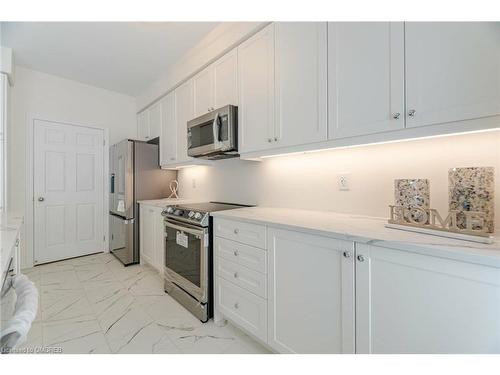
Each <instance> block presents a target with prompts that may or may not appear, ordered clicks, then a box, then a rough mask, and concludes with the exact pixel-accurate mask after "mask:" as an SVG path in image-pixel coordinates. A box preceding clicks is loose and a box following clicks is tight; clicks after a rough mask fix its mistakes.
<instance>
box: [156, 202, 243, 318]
mask: <svg viewBox="0 0 500 375" xmlns="http://www.w3.org/2000/svg"><path fill="white" fill-rule="evenodd" d="M241 207H245V206H242V205H236V204H228V203H219V202H209V203H194V204H183V205H176V206H168V207H167V208H166V209H165V210H164V211H163V212H162V215H163V216H164V218H165V291H166V292H167V293H168V294H170V295H171V296H172V297H173V298H175V299H176V300H177V301H178V302H179V303H181V304H182V305H183V306H184V307H185V308H187V309H188V310H189V311H191V312H192V313H193V315H195V316H196V317H197V318H198V319H200V320H201V321H202V322H206V321H208V319H210V318H211V317H212V316H213V255H212V243H213V238H212V237H213V236H212V217H211V216H210V213H211V212H215V211H222V210H231V209H235V208H241Z"/></svg>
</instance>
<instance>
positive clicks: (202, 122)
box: [187, 105, 238, 159]
mask: <svg viewBox="0 0 500 375" xmlns="http://www.w3.org/2000/svg"><path fill="white" fill-rule="evenodd" d="M187 145H188V150H187V151H188V155H189V156H192V157H195V158H204V159H225V158H230V157H235V156H238V107H236V106H233V105H227V106H225V107H222V108H218V109H215V110H213V111H211V112H209V113H207V114H204V115H203V116H200V117H198V118H195V119H194V120H191V121H188V123H187Z"/></svg>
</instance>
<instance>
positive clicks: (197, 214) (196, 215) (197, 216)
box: [194, 212, 202, 220]
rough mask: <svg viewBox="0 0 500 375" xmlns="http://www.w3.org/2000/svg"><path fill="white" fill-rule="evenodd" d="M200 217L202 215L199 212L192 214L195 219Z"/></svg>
mask: <svg viewBox="0 0 500 375" xmlns="http://www.w3.org/2000/svg"><path fill="white" fill-rule="evenodd" d="M201 217H202V215H201V214H200V213H199V212H197V213H196V214H194V218H195V219H196V220H200V219H201Z"/></svg>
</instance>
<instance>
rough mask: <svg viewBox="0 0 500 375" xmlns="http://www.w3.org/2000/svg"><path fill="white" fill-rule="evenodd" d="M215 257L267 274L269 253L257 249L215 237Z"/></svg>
mask: <svg viewBox="0 0 500 375" xmlns="http://www.w3.org/2000/svg"><path fill="white" fill-rule="evenodd" d="M215 256H218V257H221V258H224V259H227V260H230V261H232V262H235V263H238V264H241V265H242V266H245V267H247V268H250V269H252V270H254V271H257V272H261V273H267V253H266V251H265V250H262V249H259V248H256V247H252V246H248V245H244V244H242V243H239V242H235V241H231V240H226V239H224V238H221V237H215Z"/></svg>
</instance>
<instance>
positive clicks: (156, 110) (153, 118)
mask: <svg viewBox="0 0 500 375" xmlns="http://www.w3.org/2000/svg"><path fill="white" fill-rule="evenodd" d="M148 112H149V134H148V138H147V140H149V139H153V138H156V137H159V136H160V132H161V101H160V102H158V103H155V104H153V105H152V106H151V107H150V108H149V109H148Z"/></svg>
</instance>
